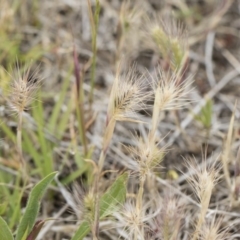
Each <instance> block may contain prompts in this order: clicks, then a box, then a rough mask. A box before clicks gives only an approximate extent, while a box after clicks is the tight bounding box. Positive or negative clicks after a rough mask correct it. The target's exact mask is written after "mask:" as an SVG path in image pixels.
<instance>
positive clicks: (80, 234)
mask: <svg viewBox="0 0 240 240" xmlns="http://www.w3.org/2000/svg"><path fill="white" fill-rule="evenodd" d="M89 231H90V226H89V224H88V222H87V221H83V222H82V223H81V225H80V227H79V228H78V230H77V232H76V233H75V234H74V236H73V237H72V240H81V239H83V238H84V237H85V236H86V235H87V234H88V233H89Z"/></svg>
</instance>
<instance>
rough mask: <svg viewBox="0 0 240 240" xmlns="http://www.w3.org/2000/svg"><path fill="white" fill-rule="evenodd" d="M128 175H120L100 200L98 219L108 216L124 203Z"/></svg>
mask: <svg viewBox="0 0 240 240" xmlns="http://www.w3.org/2000/svg"><path fill="white" fill-rule="evenodd" d="M127 179H128V173H124V174H122V175H120V176H119V177H118V178H117V180H116V181H115V182H114V183H113V185H112V186H111V187H110V188H109V189H108V190H107V192H106V193H104V194H103V196H102V197H101V199H100V219H103V218H105V217H106V216H108V215H110V214H111V213H112V212H113V211H115V210H116V208H117V207H118V206H119V205H121V204H123V203H124V201H125V197H126V193H127V189H126V183H127Z"/></svg>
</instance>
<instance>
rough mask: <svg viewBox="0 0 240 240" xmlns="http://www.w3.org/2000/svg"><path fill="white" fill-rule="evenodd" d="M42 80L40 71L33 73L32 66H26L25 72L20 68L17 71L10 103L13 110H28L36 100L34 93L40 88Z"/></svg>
mask: <svg viewBox="0 0 240 240" xmlns="http://www.w3.org/2000/svg"><path fill="white" fill-rule="evenodd" d="M40 82H41V79H39V77H38V71H34V72H33V73H32V72H31V68H30V67H28V68H25V70H24V72H23V73H21V72H20V69H19V68H18V69H17V70H16V71H15V73H14V76H13V80H12V82H11V84H10V94H9V96H10V98H9V104H10V107H11V109H12V111H13V112H15V113H17V114H20V113H22V112H23V111H26V110H27V108H28V106H29V105H30V104H31V102H32V101H33V100H34V94H35V93H36V91H37V89H38V88H39V84H40Z"/></svg>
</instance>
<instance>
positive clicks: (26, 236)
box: [0, 172, 57, 240]
mask: <svg viewBox="0 0 240 240" xmlns="http://www.w3.org/2000/svg"><path fill="white" fill-rule="evenodd" d="M56 174H57V172H53V173H51V174H49V175H48V176H46V177H45V178H43V179H42V180H41V181H40V182H39V183H38V184H36V185H35V186H34V187H33V189H32V191H31V193H30V195H29V198H28V202H27V206H26V209H25V212H24V214H23V216H22V218H21V220H20V223H19V224H18V228H17V231H16V237H13V233H11V230H10V228H9V227H8V225H7V223H6V221H4V219H3V218H2V217H0V229H1V231H0V239H2V240H11V239H15V240H34V239H36V237H37V235H38V233H39V231H40V229H41V227H42V226H43V224H44V221H40V222H39V221H38V222H36V224H35V220H36V218H37V215H38V212H39V208H40V202H41V199H42V197H43V194H44V192H45V191H46V189H47V187H48V185H49V184H50V183H51V182H52V180H53V179H54V177H55V176H56Z"/></svg>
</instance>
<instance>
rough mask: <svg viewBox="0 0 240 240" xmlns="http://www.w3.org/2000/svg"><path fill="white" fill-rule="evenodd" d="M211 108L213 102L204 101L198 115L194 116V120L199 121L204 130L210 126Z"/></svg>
mask: <svg viewBox="0 0 240 240" xmlns="http://www.w3.org/2000/svg"><path fill="white" fill-rule="evenodd" d="M212 107H213V102H212V100H211V99H208V100H207V101H206V104H205V105H204V106H203V107H202V109H201V111H200V113H199V114H198V115H195V114H194V118H195V119H196V120H197V121H199V122H200V123H201V124H202V125H203V126H204V127H205V128H207V129H210V128H211V126H212V112H213V110H212Z"/></svg>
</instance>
